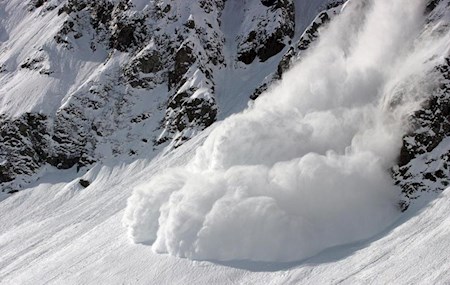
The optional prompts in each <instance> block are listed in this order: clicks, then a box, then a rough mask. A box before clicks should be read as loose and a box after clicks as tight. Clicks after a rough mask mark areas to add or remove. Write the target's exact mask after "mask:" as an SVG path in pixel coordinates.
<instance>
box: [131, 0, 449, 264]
mask: <svg viewBox="0 0 450 285" xmlns="http://www.w3.org/2000/svg"><path fill="white" fill-rule="evenodd" d="M424 2H425V1H418V0H413V1H411V0H396V1H392V0H376V1H356V0H353V1H350V2H348V3H347V4H346V5H345V6H344V8H343V11H342V13H341V16H339V17H337V18H336V19H335V20H334V21H333V22H332V23H331V24H330V25H329V26H328V27H327V29H326V30H324V31H322V34H321V40H320V41H319V42H318V43H317V44H316V46H315V47H314V48H313V49H311V50H310V51H309V54H307V55H306V56H305V57H304V58H303V59H302V60H301V62H300V63H298V64H297V65H296V66H295V67H294V68H293V69H292V70H291V71H289V72H288V73H286V74H285V75H284V77H283V80H282V81H281V82H280V83H279V84H278V85H277V86H274V87H272V89H271V90H269V91H268V92H266V94H264V95H263V96H261V97H260V98H258V99H257V100H256V101H255V103H254V104H253V105H252V106H250V107H249V108H248V109H247V110H245V111H244V112H242V113H239V114H236V115H233V116H231V117H229V118H227V119H226V120H224V121H223V122H221V123H219V124H218V125H217V126H216V127H215V129H214V130H213V131H212V133H211V134H210V136H209V137H208V138H207V139H206V141H205V142H204V144H203V145H202V146H201V147H199V148H198V150H197V152H196V155H195V156H194V158H193V159H192V160H191V161H190V162H189V163H188V164H187V165H186V166H184V167H180V168H175V169H168V170H166V171H165V172H164V173H162V174H159V175H156V176H155V177H153V179H152V180H151V181H148V182H147V183H145V184H143V185H141V186H140V187H139V188H137V189H135V191H134V193H133V195H132V196H131V197H130V198H129V200H128V206H127V208H126V212H125V215H124V219H123V220H124V224H125V226H126V227H127V228H128V232H129V235H130V237H131V239H132V240H133V241H134V242H137V243H150V244H152V249H153V250H154V251H155V252H158V253H169V254H172V255H175V256H180V257H186V258H191V259H200V260H253V261H271V262H273V261H280V262H282V261H283V262H284V261H294V260H301V259H304V258H307V257H309V256H312V255H314V254H316V253H318V252H320V251H322V250H324V249H326V248H328V247H332V246H336V245H341V244H346V243H351V242H355V241H358V240H362V239H366V238H369V237H371V236H373V235H375V234H377V233H379V232H380V231H382V230H383V229H385V228H386V227H387V226H389V225H390V224H391V223H392V222H393V221H394V220H395V219H396V218H397V217H398V215H399V209H398V195H399V190H398V189H397V188H396V187H395V186H394V185H393V184H392V180H391V177H390V173H389V169H390V168H391V167H392V166H393V165H394V164H395V161H396V158H397V155H398V153H399V149H400V146H401V139H402V136H403V134H404V133H405V132H406V131H407V124H406V123H405V122H407V120H406V119H407V117H408V115H409V114H411V113H412V112H413V111H414V110H415V109H416V108H417V107H418V106H419V104H420V102H421V100H423V99H424V98H425V96H426V95H427V93H429V92H430V90H432V88H433V84H434V82H433V80H431V79H430V78H432V76H431V73H432V70H433V67H434V66H435V65H436V64H437V63H439V62H440V61H441V60H442V58H440V57H437V56H434V55H435V54H445V52H443V51H445V50H446V49H447V47H448V42H446V39H448V35H440V36H439V35H436V34H435V33H433V32H432V30H433V28H432V27H427V26H426V23H425V22H424V12H423V11H424V7H425V3H424ZM424 27H425V28H424Z"/></svg>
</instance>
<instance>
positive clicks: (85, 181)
mask: <svg viewBox="0 0 450 285" xmlns="http://www.w3.org/2000/svg"><path fill="white" fill-rule="evenodd" d="M78 183H79V184H80V185H81V186H82V187H83V188H87V187H89V185H91V183H90V182H89V181H87V180H84V179H80V180H79V181H78Z"/></svg>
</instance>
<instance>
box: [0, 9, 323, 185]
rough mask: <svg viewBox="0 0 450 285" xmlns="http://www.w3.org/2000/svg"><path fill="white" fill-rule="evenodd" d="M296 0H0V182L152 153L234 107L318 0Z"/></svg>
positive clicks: (267, 71) (21, 181)
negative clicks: (49, 168) (47, 167)
mask: <svg viewBox="0 0 450 285" xmlns="http://www.w3.org/2000/svg"><path fill="white" fill-rule="evenodd" d="M297 2H298V3H295V4H296V5H294V2H293V0H284V1H244V2H234V1H231V2H229V3H228V4H227V5H225V3H224V1H198V2H193V3H191V2H186V1H149V2H147V1H112V0H104V1H97V2H95V3H94V2H92V1H83V0H77V1H30V2H26V1H3V3H2V10H1V11H3V12H2V19H1V24H0V27H1V29H0V31H1V36H0V40H1V41H0V42H1V54H0V66H1V68H0V70H1V73H0V76H1V77H0V83H1V84H0V85H1V89H0V99H1V109H0V114H1V117H0V120H1V136H0V144H1V146H2V148H1V149H2V151H1V153H0V161H2V163H1V164H0V169H1V175H0V183H2V185H3V189H6V191H13V192H14V191H16V190H20V189H21V188H23V187H24V186H25V185H26V183H28V182H32V181H34V180H35V179H36V178H35V177H34V176H35V174H36V173H39V172H41V170H42V167H44V166H45V165H51V166H54V167H57V168H59V169H68V168H71V167H75V166H76V167H77V168H84V167H87V168H89V167H90V166H91V165H92V164H93V163H95V162H100V163H101V162H102V161H104V159H105V158H106V159H109V158H111V157H117V158H120V159H121V160H124V159H125V160H126V159H131V160H133V159H136V158H137V157H141V156H142V155H144V156H147V157H152V156H154V154H155V153H157V152H159V151H160V150H161V149H163V148H164V147H165V146H168V145H169V149H171V148H174V147H178V146H179V145H181V144H182V143H183V142H184V141H186V140H188V139H189V138H191V137H192V136H194V135H195V134H196V133H198V132H199V131H201V130H203V129H204V128H206V127H208V126H210V125H211V124H212V123H214V122H215V121H216V120H217V119H218V118H224V117H226V116H228V115H230V114H231V113H234V112H236V111H239V110H242V109H243V108H244V107H245V106H246V102H247V101H248V100H249V97H250V96H251V95H252V94H253V93H254V92H255V90H256V89H257V88H258V87H259V86H260V85H261V84H263V82H264V81H265V78H266V77H267V76H270V75H271V73H273V72H274V71H275V69H276V66H277V65H278V63H279V62H280V60H281V57H282V55H283V54H284V53H286V52H287V51H288V50H290V49H289V46H291V45H292V46H294V47H295V46H296V43H297V42H299V41H302V38H301V39H299V37H300V35H301V32H300V31H303V30H304V29H305V27H306V26H307V25H308V24H309V23H310V22H311V21H312V20H313V18H314V16H315V14H316V12H317V11H318V10H319V9H321V8H326V6H325V3H327V1H325V0H324V1H314V2H311V3H309V2H310V1H297ZM328 2H330V1H328ZM283 60H284V61H286V59H283Z"/></svg>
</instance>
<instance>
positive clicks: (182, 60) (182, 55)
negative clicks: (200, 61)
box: [169, 44, 195, 88]
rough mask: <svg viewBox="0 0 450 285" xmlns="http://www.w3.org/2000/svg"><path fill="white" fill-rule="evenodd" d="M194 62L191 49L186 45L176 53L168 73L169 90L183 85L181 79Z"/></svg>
mask: <svg viewBox="0 0 450 285" xmlns="http://www.w3.org/2000/svg"><path fill="white" fill-rule="evenodd" d="M194 62H195V57H194V56H193V55H192V48H191V47H189V46H188V45H187V44H186V45H183V46H182V47H181V48H180V49H179V50H178V51H177V52H176V54H175V63H174V67H173V70H171V71H170V72H169V88H174V87H176V86H179V85H182V84H183V82H181V79H182V78H183V75H184V74H185V73H186V72H187V71H188V69H189V68H190V67H191V65H192V64H193V63H194Z"/></svg>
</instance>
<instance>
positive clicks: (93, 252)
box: [0, 138, 450, 284]
mask: <svg viewBox="0 0 450 285" xmlns="http://www.w3.org/2000/svg"><path fill="white" fill-rule="evenodd" d="M201 139H202V138H197V141H192V142H190V143H189V144H188V145H186V146H183V147H181V148H180V149H178V150H177V151H176V152H175V153H173V154H172V155H171V156H170V157H165V158H157V159H155V160H154V161H153V162H149V161H145V160H143V161H138V162H135V163H133V164H130V165H120V166H114V167H111V166H103V167H99V168H97V169H93V170H91V171H90V172H88V173H86V174H85V175H84V176H83V178H84V179H87V180H89V181H91V182H92V183H91V185H90V186H89V187H88V188H86V189H84V188H82V187H81V186H80V185H79V184H78V180H79V179H78V178H75V177H76V176H77V174H76V173H75V172H74V171H68V172H67V173H65V174H64V175H62V174H61V173H60V172H58V173H56V174H54V175H52V174H49V175H47V176H46V177H43V178H42V179H41V181H40V182H41V184H39V185H37V186H35V187H33V188H30V189H29V190H26V191H22V192H20V193H18V194H16V195H13V196H12V197H10V198H8V199H7V200H5V201H3V202H2V207H1V210H0V211H1V212H0V232H1V235H0V256H1V257H0V280H1V282H0V283H1V284H96V283H97V284H216V283H225V284H299V283H300V284H337V283H342V284H367V283H372V284H386V283H390V284H448V282H449V281H450V272H449V271H448V268H450V258H449V256H450V218H449V215H448V213H449V211H450V204H449V203H448V201H449V199H450V190H446V191H444V193H443V194H442V195H440V196H439V197H437V198H436V199H435V200H434V201H433V202H431V203H430V204H429V205H427V206H426V207H424V208H422V209H421V210H419V211H416V210H414V209H412V210H410V211H409V212H408V213H406V214H403V215H401V216H399V219H398V220H397V221H396V222H395V224H394V225H392V226H391V227H389V228H388V229H386V230H385V231H383V232H382V233H380V234H378V235H377V236H375V237H374V238H372V239H369V240H365V241H361V242H358V243H352V244H349V245H345V246H339V247H335V248H332V249H329V250H326V251H324V252H322V253H320V254H319V255H317V256H315V257H313V258H310V259H306V260H303V261H297V262H293V263H270V262H269V263H257V262H249V261H230V262H215V261H191V260H188V259H180V258H176V257H172V256H170V255H160V254H155V253H154V252H153V251H152V250H151V247H149V246H147V245H145V244H144V245H142V244H137V245H136V244H132V243H130V241H129V239H128V238H127V235H126V230H125V228H124V227H123V226H122V222H121V220H122V216H123V214H124V207H125V201H126V198H127V197H128V196H129V195H130V194H131V192H132V189H133V188H134V187H135V186H136V185H138V184H140V181H143V180H144V181H145V180H148V179H151V177H152V176H153V175H154V174H155V173H156V172H159V171H161V169H163V168H167V167H174V166H177V165H178V164H183V163H185V161H186V160H189V159H190V158H191V157H192V155H193V153H192V152H190V150H191V149H192V148H193V145H198V144H199V143H201ZM431 198H435V197H430V200H431ZM419 208H421V207H419V205H417V209H419ZM268 250H270V249H268Z"/></svg>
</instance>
